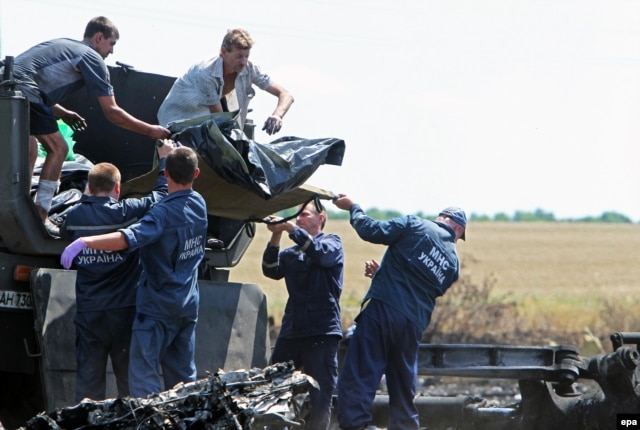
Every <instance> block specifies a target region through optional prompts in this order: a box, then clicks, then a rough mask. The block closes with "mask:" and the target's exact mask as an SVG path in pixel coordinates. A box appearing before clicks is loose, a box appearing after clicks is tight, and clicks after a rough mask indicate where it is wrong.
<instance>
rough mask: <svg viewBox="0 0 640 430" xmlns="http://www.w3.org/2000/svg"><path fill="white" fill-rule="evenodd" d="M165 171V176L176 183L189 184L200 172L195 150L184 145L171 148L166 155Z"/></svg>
mask: <svg viewBox="0 0 640 430" xmlns="http://www.w3.org/2000/svg"><path fill="white" fill-rule="evenodd" d="M165 172H166V173H167V177H168V178H170V179H171V180H172V181H173V182H175V183H176V184H178V185H182V186H191V184H193V180H194V179H195V178H197V177H198V175H199V174H200V169H199V168H198V157H197V155H196V153H195V151H194V150H193V149H191V148H188V147H186V146H180V147H178V148H175V149H173V150H172V151H171V152H170V153H169V155H167V161H166V166H165Z"/></svg>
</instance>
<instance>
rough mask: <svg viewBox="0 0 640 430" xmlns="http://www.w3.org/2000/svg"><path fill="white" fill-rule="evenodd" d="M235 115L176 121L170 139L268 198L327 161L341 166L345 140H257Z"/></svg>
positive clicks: (296, 183)
mask: <svg viewBox="0 0 640 430" xmlns="http://www.w3.org/2000/svg"><path fill="white" fill-rule="evenodd" d="M235 114H236V113H234V112H222V113H216V114H212V115H209V116H206V117H202V118H197V119H193V120H188V121H182V122H176V123H173V124H171V125H170V130H171V132H172V136H171V138H172V139H173V140H175V141H177V142H180V144H182V145H184V146H188V147H191V148H193V149H194V150H196V151H197V153H198V155H199V156H200V157H201V158H202V159H203V160H204V161H205V162H206V163H207V164H208V165H209V166H210V167H211V168H212V169H213V170H215V172H216V173H217V174H218V175H220V177H222V178H223V179H224V180H225V181H227V182H229V183H232V184H236V185H238V186H241V187H242V188H244V189H247V190H249V191H251V192H253V193H255V194H257V195H259V196H260V197H262V198H264V199H265V200H267V199H269V198H271V197H274V196H277V195H279V194H282V193H285V192H287V191H290V190H293V189H295V188H297V187H298V186H300V185H302V184H303V183H304V182H305V181H306V180H307V179H308V178H309V177H310V176H311V175H312V174H313V173H314V172H315V171H316V170H317V169H318V167H320V166H321V165H322V164H330V165H335V166H340V165H341V164H342V159H343V157H344V151H345V143H344V140H342V139H337V138H319V139H304V138H299V137H292V136H287V137H282V138H279V139H276V140H274V141H272V142H270V143H267V144H263V143H258V142H256V141H254V140H251V139H249V138H248V137H247V136H246V134H245V133H244V132H243V131H242V130H240V129H239V128H238V124H237V122H236V120H235Z"/></svg>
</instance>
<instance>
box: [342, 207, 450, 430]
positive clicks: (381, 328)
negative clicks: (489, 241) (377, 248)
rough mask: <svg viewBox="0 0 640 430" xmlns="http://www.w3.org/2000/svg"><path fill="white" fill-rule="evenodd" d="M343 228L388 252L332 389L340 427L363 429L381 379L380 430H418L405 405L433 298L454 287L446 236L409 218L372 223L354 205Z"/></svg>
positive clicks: (413, 412) (409, 402)
mask: <svg viewBox="0 0 640 430" xmlns="http://www.w3.org/2000/svg"><path fill="white" fill-rule="evenodd" d="M350 215H351V225H352V226H353V228H354V229H355V231H356V232H357V234H358V235H359V236H360V237H361V238H362V239H363V240H366V241H368V242H371V243H377V244H384V245H388V248H387V251H386V252H385V254H384V257H383V259H382V262H381V264H380V267H379V268H378V270H377V272H376V273H375V275H374V277H373V279H372V281H371V286H370V288H369V290H368V292H367V294H366V295H365V298H364V299H363V306H362V310H361V312H360V314H359V315H358V316H357V317H356V323H357V326H356V329H355V332H354V335H353V337H352V339H351V341H350V343H349V347H348V349H347V353H346V356H345V362H344V364H343V367H342V372H341V374H340V380H339V383H338V419H339V422H340V427H341V428H345V429H349V428H364V427H365V426H366V425H367V424H368V423H369V422H370V421H371V412H370V410H371V405H372V402H373V399H374V397H375V394H376V389H377V387H378V386H379V384H380V380H381V377H382V375H383V374H385V375H386V382H387V387H388V391H389V425H388V427H387V428H388V429H390V430H395V429H398V430H399V429H402V430H411V429H416V430H417V429H418V428H419V420H418V412H417V409H416V407H415V405H414V403H413V398H414V396H415V382H416V377H417V360H418V345H419V343H420V339H421V336H422V332H423V331H424V330H425V329H426V328H427V326H428V325H429V322H430V320H431V313H432V312H433V308H434V306H435V302H436V298H437V297H439V296H441V295H442V294H444V293H445V291H446V290H447V289H448V288H449V287H450V286H451V284H452V283H453V282H455V281H456V280H457V279H458V275H459V272H460V264H459V259H458V255H457V252H456V248H455V239H456V235H455V232H454V231H453V229H452V228H451V227H450V226H448V225H446V224H444V223H440V222H435V221H429V220H424V219H421V218H419V217H416V216H412V215H409V216H405V217H399V218H394V219H392V220H389V221H376V220H374V219H372V218H371V217H369V216H367V215H366V213H365V212H364V211H363V210H362V208H361V207H360V206H359V205H353V207H352V208H351V210H350Z"/></svg>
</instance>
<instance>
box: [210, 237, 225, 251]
mask: <svg viewBox="0 0 640 430" xmlns="http://www.w3.org/2000/svg"><path fill="white" fill-rule="evenodd" d="M207 248H209V249H224V242H223V241H221V240H220V239H216V238H215V237H209V238H207Z"/></svg>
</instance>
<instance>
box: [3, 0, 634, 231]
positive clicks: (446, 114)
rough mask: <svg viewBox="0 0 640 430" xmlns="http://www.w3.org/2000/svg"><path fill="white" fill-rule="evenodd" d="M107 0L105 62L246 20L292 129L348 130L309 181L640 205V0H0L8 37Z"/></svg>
mask: <svg viewBox="0 0 640 430" xmlns="http://www.w3.org/2000/svg"><path fill="white" fill-rule="evenodd" d="M219 5H224V7H220V6H219ZM97 15H105V16H107V17H109V18H110V19H112V20H113V21H114V22H115V23H116V25H118V27H119V30H120V36H121V37H120V40H119V42H118V44H117V45H116V47H115V52H114V54H113V55H112V56H110V57H109V58H107V63H108V64H115V62H116V61H120V62H124V63H127V64H131V65H133V66H135V67H136V68H137V69H139V70H142V71H146V72H154V73H159V74H165V75H171V76H178V75H181V74H182V73H183V72H184V71H186V70H187V68H188V67H189V66H190V65H191V64H192V63H194V62H196V61H198V60H200V59H204V58H207V57H212V56H214V55H216V54H217V53H218V52H219V47H220V42H221V40H222V37H223V35H224V33H225V32H226V30H227V29H229V28H233V27H243V28H246V29H247V30H248V31H249V32H250V33H251V36H252V37H253V39H254V42H255V44H254V47H253V49H252V53H251V60H252V61H253V62H254V63H255V64H258V65H259V66H260V67H261V68H262V69H263V70H264V71H265V72H267V73H268V74H270V75H271V77H272V79H273V80H275V81H276V82H278V83H280V84H281V85H283V86H284V87H286V88H287V89H289V90H290V91H291V92H292V93H293V95H294V97H295V99H296V101H295V103H294V104H293V106H292V108H291V110H290V111H289V114H288V115H287V116H286V117H285V121H284V127H283V129H282V131H281V133H280V135H279V136H284V135H293V136H298V137H305V138H320V137H338V138H342V139H344V140H345V142H346V148H347V149H346V154H345V159H344V162H343V165H342V166H340V167H334V166H321V167H320V168H319V170H318V172H317V173H316V174H315V175H314V176H313V177H312V178H311V179H310V180H309V181H308V182H309V183H310V184H312V185H314V186H317V187H320V188H324V189H328V190H331V191H334V192H344V193H348V194H350V195H351V196H352V197H353V198H354V199H355V200H356V201H358V202H359V203H361V204H362V206H364V207H365V208H367V207H372V206H375V207H378V208H382V209H388V208H393V209H398V210H400V211H402V212H405V213H415V212H417V211H423V212H425V213H434V212H437V211H438V210H440V209H441V208H442V207H444V206H450V205H457V206H461V207H463V208H464V209H466V210H467V212H468V213H469V214H471V213H475V214H486V215H494V214H496V213H499V212H504V213H507V214H508V215H512V214H513V213H514V212H515V211H519V210H521V211H534V210H536V209H542V210H544V211H547V212H552V213H553V214H555V216H556V217H557V218H577V217H582V216H598V215H600V214H602V213H603V212H605V211H615V212H619V213H622V214H624V215H626V216H628V217H630V218H631V219H633V220H634V221H636V222H638V221H640V168H639V166H638V163H639V158H640V157H639V155H640V150H639V144H640V2H638V1H635V0H629V1H622V0H601V1H589V0H575V1H574V0H548V1H545V0H466V1H465V0H438V1H432V0H414V1H411V0H394V1H378V0H282V1H281V0H270V1H264V0H255V1H241V0H238V1H229V2H212V1H208V0H207V1H204V0H203V1H189V0H183V1H180V2H177V1H175V0H172V1H164V0H155V1H148V0H136V1H131V0H128V1H124V0H110V1H108V2H99V3H95V2H87V1H85V0H74V1H71V0H66V1H65V0H19V1H18V0H0V54H1V55H2V57H4V56H6V55H17V54H19V53H21V52H22V51H24V50H25V49H27V48H28V47H30V46H31V45H34V44H36V43H38V42H41V41H44V40H48V39H52V38H56V37H72V38H77V39H80V38H81V37H82V33H83V31H84V27H85V25H86V23H87V21H88V20H89V19H90V18H92V17H94V16H97ZM257 92H258V94H257V95H256V98H255V99H254V100H253V101H252V104H251V107H252V108H253V110H254V111H253V113H252V114H251V115H250V116H251V117H252V118H253V119H254V120H255V122H256V123H258V124H260V125H261V124H262V122H264V119H265V118H266V117H267V116H268V115H269V114H270V113H271V112H272V110H273V108H274V107H275V98H274V97H273V96H271V95H269V94H267V93H264V92H262V91H260V90H258V91H257ZM116 99H117V94H116ZM258 130H259V128H258ZM272 139H273V138H271V137H269V136H267V135H266V134H264V133H263V132H261V131H259V132H258V133H257V134H256V140H257V141H259V142H263V143H266V142H268V141H270V140H272Z"/></svg>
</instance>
